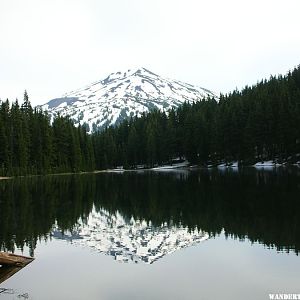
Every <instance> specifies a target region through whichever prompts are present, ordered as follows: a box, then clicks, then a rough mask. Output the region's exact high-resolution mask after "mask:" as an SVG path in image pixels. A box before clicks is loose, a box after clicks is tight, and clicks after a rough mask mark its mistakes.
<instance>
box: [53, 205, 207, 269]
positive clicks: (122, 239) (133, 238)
mask: <svg viewBox="0 0 300 300" xmlns="http://www.w3.org/2000/svg"><path fill="white" fill-rule="evenodd" d="M52 236H53V237H55V238H58V239H64V240H68V241H70V242H72V243H74V244H78V245H83V246H88V247H91V248H92V249H95V250H97V251H99V252H101V253H104V254H107V255H111V256H113V257H114V259H115V260H117V261H120V262H134V263H139V262H145V263H149V264H151V263H153V262H155V261H157V260H158V259H160V258H162V257H163V256H165V255H167V254H170V253H172V252H175V251H176V250H180V249H182V248H186V247H189V246H192V245H195V244H197V243H200V242H201V241H204V240H206V239H208V238H209V235H208V234H207V233H203V232H201V231H199V230H195V231H189V230H188V228H184V227H182V226H173V225H172V224H162V225H160V226H152V225H151V222H148V223H147V222H146V221H135V220H134V219H133V218H131V219H130V220H129V221H126V220H125V219H124V217H123V216H122V215H121V214H120V213H119V212H116V213H114V214H110V213H109V212H108V211H105V210H100V211H99V212H96V211H95V210H93V211H92V212H91V214H90V215H89V218H88V220H87V222H86V223H84V222H78V224H77V225H76V226H75V227H74V228H73V230H72V231H69V232H64V233H62V232H60V231H59V230H57V229H55V230H53V232H52Z"/></svg>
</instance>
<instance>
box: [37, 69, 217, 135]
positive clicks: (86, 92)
mask: <svg viewBox="0 0 300 300" xmlns="http://www.w3.org/2000/svg"><path fill="white" fill-rule="evenodd" d="M208 96H209V97H216V96H215V95H214V94H213V93H212V92H210V91H209V90H207V89H203V88H201V87H196V86H193V85H191V84H187V83H184V82H181V81H176V80H172V79H166V78H162V77H161V76H159V75H157V74H155V73H154V72H152V71H149V70H148V69H146V68H144V67H137V68H132V69H127V70H125V71H118V72H114V73H111V74H109V75H108V76H107V77H106V78H104V79H102V80H100V81H97V82H94V83H92V84H90V85H87V86H85V87H84V88H81V89H78V90H75V91H71V92H69V93H66V94H64V95H63V97H61V98H56V99H52V100H51V101H49V102H48V103H46V104H45V105H43V106H41V108H42V109H44V110H47V111H48V112H49V114H50V115H51V116H54V115H56V114H58V113H59V114H60V115H62V116H66V115H68V116H70V118H71V119H73V121H74V123H75V124H78V125H79V124H81V125H83V124H87V125H88V127H89V131H90V132H92V131H95V130H101V129H103V128H105V127H107V126H111V125H115V124H119V123H120V122H122V121H123V120H124V119H128V118H130V117H133V116H135V115H137V116H140V115H141V114H142V113H144V112H145V113H147V112H149V111H151V110H153V109H160V110H164V111H168V110H170V109H172V108H177V107H178V106H179V105H181V104H183V103H184V102H189V103H192V102H195V101H199V100H202V99H203V98H205V97H208Z"/></svg>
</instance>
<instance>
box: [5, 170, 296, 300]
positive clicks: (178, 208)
mask: <svg viewBox="0 0 300 300" xmlns="http://www.w3.org/2000/svg"><path fill="white" fill-rule="evenodd" d="M0 247H1V250H2V251H14V252H15V253H23V254H24V255H31V256H34V257H35V260H34V261H33V262H32V263H31V264H29V265H28V266H27V267H25V268H24V269H22V270H21V271H19V272H18V273H16V274H15V275H14V276H12V277H11V278H10V279H8V280H6V281H5V282H3V283H2V284H1V285H0V299H43V300H44V299H51V300H52V299H72V300H74V299H103V300H106V299H107V300H112V299H126V300H127V299H128V300H129V299H130V300H132V299H244V300H245V299H251V300H252V299H258V300H259V299H269V294H277V293H288V294H300V284H299V283H300V259H299V255H298V254H299V251H300V169H299V168H297V167H295V168H283V167H281V168H276V169H255V168H244V169H240V170H237V169H234V168H232V169H229V168H228V169H209V170H172V171H163V172H159V171H156V172H155V171H138V172H124V173H98V174H82V175H65V176H43V177H28V178H16V179H13V180H2V181H0ZM1 289H2V290H1ZM3 289H7V290H6V291H4V290H3ZM1 291H2V292H1Z"/></svg>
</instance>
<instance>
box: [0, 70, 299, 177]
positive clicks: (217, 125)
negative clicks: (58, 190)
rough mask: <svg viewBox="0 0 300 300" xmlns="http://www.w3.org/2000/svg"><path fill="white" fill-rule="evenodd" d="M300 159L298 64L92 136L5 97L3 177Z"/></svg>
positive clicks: (1, 107) (0, 110)
mask: <svg viewBox="0 0 300 300" xmlns="http://www.w3.org/2000/svg"><path fill="white" fill-rule="evenodd" d="M177 158H182V159H187V160H188V161H189V162H190V163H192V164H198V165H202V166H207V165H216V164H218V163H221V162H227V163H230V162H232V161H238V162H239V164H240V165H251V164H253V163H255V162H258V161H264V160H273V161H276V162H280V163H295V162H297V161H300V66H298V67H297V68H295V69H294V70H292V71H289V72H288V73H287V74H286V75H285V76H282V75H278V76H271V77H270V79H268V80H266V79H265V80H262V81H260V82H258V83H257V84H255V85H253V86H251V87H250V86H246V87H245V88H244V89H242V90H241V91H238V90H235V91H233V92H231V93H229V94H226V95H222V94H221V95H220V97H219V99H214V98H207V99H203V100H201V101H198V102H195V103H193V104H187V103H185V104H183V105H182V106H181V107H179V108H178V109H176V110H175V109H174V110H171V111H167V112H166V111H158V110H154V111H152V112H150V113H148V114H143V115H142V116H141V117H134V118H131V119H130V120H126V121H124V122H123V123H121V124H120V125H118V126H114V127H109V128H106V129H105V130H103V131H99V132H94V133H93V134H92V135H89V134H88V133H87V131H86V129H85V126H79V127H75V126H74V124H73V122H72V121H71V119H69V118H67V117H62V116H56V118H54V119H53V120H52V121H51V120H50V117H49V116H48V115H47V113H46V112H43V111H41V110H40V109H38V108H32V106H31V104H30V101H29V99H28V94H27V92H25V93H24V99H23V103H22V104H21V105H20V104H19V103H18V101H17V100H16V101H15V102H13V103H10V102H9V101H8V100H6V101H1V102H0V176H11V175H25V174H48V173H62V172H80V171H92V170H100V169H106V168H114V167H117V166H123V167H124V168H129V169H134V168H137V167H141V166H143V167H153V166H156V165H163V164H169V163H172V161H173V160H174V159H177Z"/></svg>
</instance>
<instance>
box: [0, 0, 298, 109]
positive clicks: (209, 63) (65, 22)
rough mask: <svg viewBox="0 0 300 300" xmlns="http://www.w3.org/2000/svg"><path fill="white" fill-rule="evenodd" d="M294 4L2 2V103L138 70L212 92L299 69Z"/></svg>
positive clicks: (38, 99) (43, 97)
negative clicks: (138, 68)
mask: <svg viewBox="0 0 300 300" xmlns="http://www.w3.org/2000/svg"><path fill="white" fill-rule="evenodd" d="M299 12H300V1H299V0H285V1H283V0H281V1H277V0H270V1H268V0H259V1H258V0H252V1H243V0H239V1H238V0H227V1H225V0H206V1H201V0H184V1H183V0H181V1H179V0H103V1H102V0H0V43H1V44H0V98H1V99H2V100H4V99H6V98H9V99H10V100H14V99H15V98H16V97H18V98H19V99H20V100H22V98H23V92H24V90H25V89H27V91H28V93H29V96H30V99H31V101H32V103H33V104H34V105H36V104H42V103H45V102H47V101H48V100H50V99H52V98H55V97H59V96H61V95H62V94H63V93H65V92H68V91H70V90H73V89H76V88H80V87H82V86H84V85H86V84H89V83H90V82H93V81H97V80H100V79H103V78H104V77H105V76H106V75H108V74H109V73H111V72H114V71H119V70H125V69H127V68H132V67H137V66H142V67H146V68H148V69H149V70H151V71H153V72H155V73H158V74H160V75H162V76H166V77H169V78H174V79H179V80H182V81H184V82H188V83H192V84H196V85H200V86H202V87H205V88H208V89H211V90H213V91H215V92H217V93H219V92H223V93H225V92H228V91H231V90H233V89H235V88H236V87H238V88H242V87H243V86H244V85H246V84H253V83H256V82H257V80H259V79H261V78H265V77H269V75H270V74H278V73H283V74H285V73H286V72H287V71H288V70H289V69H291V68H293V67H295V66H297V65H298V64H300V18H299Z"/></svg>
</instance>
